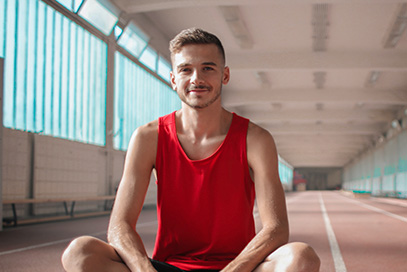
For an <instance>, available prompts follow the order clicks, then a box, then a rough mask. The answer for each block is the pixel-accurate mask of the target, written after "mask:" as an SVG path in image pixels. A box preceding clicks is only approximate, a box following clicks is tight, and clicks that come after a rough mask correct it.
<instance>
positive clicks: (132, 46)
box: [117, 23, 149, 58]
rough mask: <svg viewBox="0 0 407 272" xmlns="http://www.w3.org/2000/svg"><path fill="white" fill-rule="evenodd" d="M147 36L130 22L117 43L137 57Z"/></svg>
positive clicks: (143, 46)
mask: <svg viewBox="0 0 407 272" xmlns="http://www.w3.org/2000/svg"><path fill="white" fill-rule="evenodd" d="M148 40H149V38H148V36H147V35H145V34H144V33H143V32H142V31H141V30H140V29H139V28H138V27H137V26H136V25H135V24H133V23H130V24H129V25H128V26H127V27H126V28H125V29H124V31H123V33H122V35H120V37H119V39H118V41H117V43H118V44H119V45H120V46H121V47H123V48H124V49H126V50H127V51H128V52H129V53H130V54H132V55H133V56H135V57H136V58H139V56H140V54H141V53H142V52H143V50H144V49H145V48H146V46H147V44H148Z"/></svg>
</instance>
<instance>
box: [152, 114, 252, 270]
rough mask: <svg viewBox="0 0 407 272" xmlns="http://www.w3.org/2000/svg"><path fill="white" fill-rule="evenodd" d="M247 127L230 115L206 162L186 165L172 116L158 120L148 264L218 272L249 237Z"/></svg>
mask: <svg viewBox="0 0 407 272" xmlns="http://www.w3.org/2000/svg"><path fill="white" fill-rule="evenodd" d="M248 123H249V120H248V119H245V118H242V117H240V116H238V115H236V114H233V119H232V124H231V126H230V128H229V131H228V133H227V135H226V137H225V139H224V141H223V143H222V144H221V145H220V146H219V148H218V149H217V150H216V151H215V152H214V153H213V154H212V155H211V156H209V157H208V158H205V159H202V160H190V159H189V158H188V156H187V155H186V154H185V152H184V150H183V149H182V147H181V144H180V143H179V141H178V138H177V132H176V126H175V112H174V113H172V114H169V115H166V116H164V117H161V118H159V128H158V147H157V159H156V170H157V189H158V191H157V213H158V215H157V216H158V232H157V238H156V245H155V248H154V253H153V259H155V260H158V261H162V262H167V263H169V264H172V265H175V266H177V267H179V268H181V269H184V270H193V269H215V270H221V269H222V268H224V267H225V266H226V265H227V264H228V263H229V262H230V261H232V260H233V259H234V258H235V257H236V256H237V255H238V254H239V253H240V252H241V251H242V249H243V248H244V247H245V246H246V245H247V244H248V243H249V241H250V240H251V239H252V238H253V237H254V235H255V227H254V220H253V205H254V198H255V191H254V183H253V181H252V179H251V177H250V173H249V166H248V163H247V154H246V136H247V129H248Z"/></svg>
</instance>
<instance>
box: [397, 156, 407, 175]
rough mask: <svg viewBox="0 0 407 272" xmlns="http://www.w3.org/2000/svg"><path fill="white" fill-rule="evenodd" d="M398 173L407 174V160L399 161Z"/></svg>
mask: <svg viewBox="0 0 407 272" xmlns="http://www.w3.org/2000/svg"><path fill="white" fill-rule="evenodd" d="M398 171H399V172H407V159H402V158H400V159H399V162H398Z"/></svg>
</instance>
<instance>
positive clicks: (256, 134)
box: [247, 122, 277, 166]
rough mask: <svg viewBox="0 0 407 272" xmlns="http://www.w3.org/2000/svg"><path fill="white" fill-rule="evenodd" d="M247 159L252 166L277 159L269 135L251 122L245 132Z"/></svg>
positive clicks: (274, 146) (271, 137) (275, 149)
mask: <svg viewBox="0 0 407 272" xmlns="http://www.w3.org/2000/svg"><path fill="white" fill-rule="evenodd" d="M247 157H248V161H249V164H250V165H252V166H253V164H256V165H257V164H259V163H260V162H263V163H264V162H267V161H270V160H272V161H274V160H275V159H276V158H277V148H276V145H275V142H274V139H273V136H272V135H271V133H270V132H269V131H268V130H266V129H264V128H262V127H260V126H258V125H256V124H254V123H252V122H250V123H249V127H248V130H247Z"/></svg>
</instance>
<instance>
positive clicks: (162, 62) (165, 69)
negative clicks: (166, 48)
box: [157, 56, 171, 82]
mask: <svg viewBox="0 0 407 272" xmlns="http://www.w3.org/2000/svg"><path fill="white" fill-rule="evenodd" d="M170 72H171V64H170V63H169V62H168V61H167V60H166V59H164V58H163V57H161V56H160V59H159V61H158V69H157V73H158V75H159V76H160V77H162V78H163V79H165V80H166V81H168V82H170Z"/></svg>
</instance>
